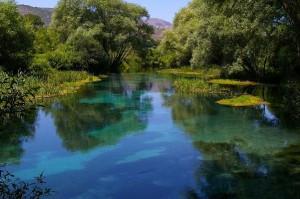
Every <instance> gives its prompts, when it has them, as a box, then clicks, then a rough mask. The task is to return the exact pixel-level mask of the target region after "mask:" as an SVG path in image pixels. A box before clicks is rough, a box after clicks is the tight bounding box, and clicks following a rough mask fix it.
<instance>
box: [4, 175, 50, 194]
mask: <svg viewBox="0 0 300 199" xmlns="http://www.w3.org/2000/svg"><path fill="white" fill-rule="evenodd" d="M44 179H45V178H44V176H43V174H41V175H40V176H38V177H36V178H35V180H34V182H25V181H21V180H19V179H17V178H16V177H15V176H14V175H13V174H11V173H10V172H8V171H4V170H2V169H1V170H0V197H1V198H6V199H16V198H22V199H32V198H35V199H40V198H44V197H46V196H50V195H51V192H52V191H51V189H49V188H47V187H46V186H45V183H46V182H45V180H44Z"/></svg>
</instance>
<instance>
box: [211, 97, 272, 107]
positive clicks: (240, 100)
mask: <svg viewBox="0 0 300 199" xmlns="http://www.w3.org/2000/svg"><path fill="white" fill-rule="evenodd" d="M217 103H218V104H220V105H225V106H233V107H245V106H258V105H262V104H268V103H267V102H265V101H264V100H263V99H261V98H259V97H256V96H252V95H242V96H239V97H234V98H231V99H222V100H219V101H217Z"/></svg>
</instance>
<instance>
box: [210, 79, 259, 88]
mask: <svg viewBox="0 0 300 199" xmlns="http://www.w3.org/2000/svg"><path fill="white" fill-rule="evenodd" d="M209 83H212V84H221V85H234V86H256V85H259V83H256V82H251V81H238V80H231V79H213V80H210V81H209Z"/></svg>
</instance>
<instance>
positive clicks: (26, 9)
mask: <svg viewBox="0 0 300 199" xmlns="http://www.w3.org/2000/svg"><path fill="white" fill-rule="evenodd" d="M18 10H19V12H20V13H21V14H22V15H26V14H34V15H37V16H39V17H41V18H42V20H43V22H44V23H45V25H46V26H47V25H49V24H50V22H51V15H52V12H53V8H39V7H32V6H28V5H18Z"/></svg>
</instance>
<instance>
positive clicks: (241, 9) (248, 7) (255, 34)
mask: <svg viewBox="0 0 300 199" xmlns="http://www.w3.org/2000/svg"><path fill="white" fill-rule="evenodd" d="M297 2H298V1H275V0H270V1H264V0H258V1H242V0H238V1H233V0H227V1H219V0H212V1H208V0H193V1H192V2H191V3H190V4H189V5H188V7H186V8H184V9H182V10H181V11H180V12H179V13H178V14H177V16H176V18H175V21H174V28H173V30H171V32H169V33H167V34H165V37H164V38H163V40H162V42H161V43H160V45H159V46H158V48H157V50H158V51H159V52H160V53H159V54H161V55H162V57H161V58H160V59H161V60H160V61H161V62H163V63H164V64H165V65H166V66H167V67H170V66H172V67H178V66H182V65H187V64H191V66H192V67H194V68H195V67H210V66H212V65H221V66H223V68H224V74H226V75H230V76H235V77H239V78H243V77H244V78H250V79H251V78H252V79H255V80H259V81H275V80H277V79H281V78H282V75H289V74H290V73H291V71H296V70H299V68H300V67H299V63H300V61H299V52H298V49H299V39H298V38H299V37H298V36H297V35H298V34H299V28H298V27H299V26H297V25H296V24H297V23H298V22H297V17H295V16H294V15H295V13H297V12H299V9H298V10H297V9H291V8H292V7H293V8H297V6H299V5H298V4H297ZM288 8H290V9H291V10H289V9H288ZM296 15H297V14H296ZM297 16H298V15H297ZM165 60H167V61H165Z"/></svg>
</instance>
